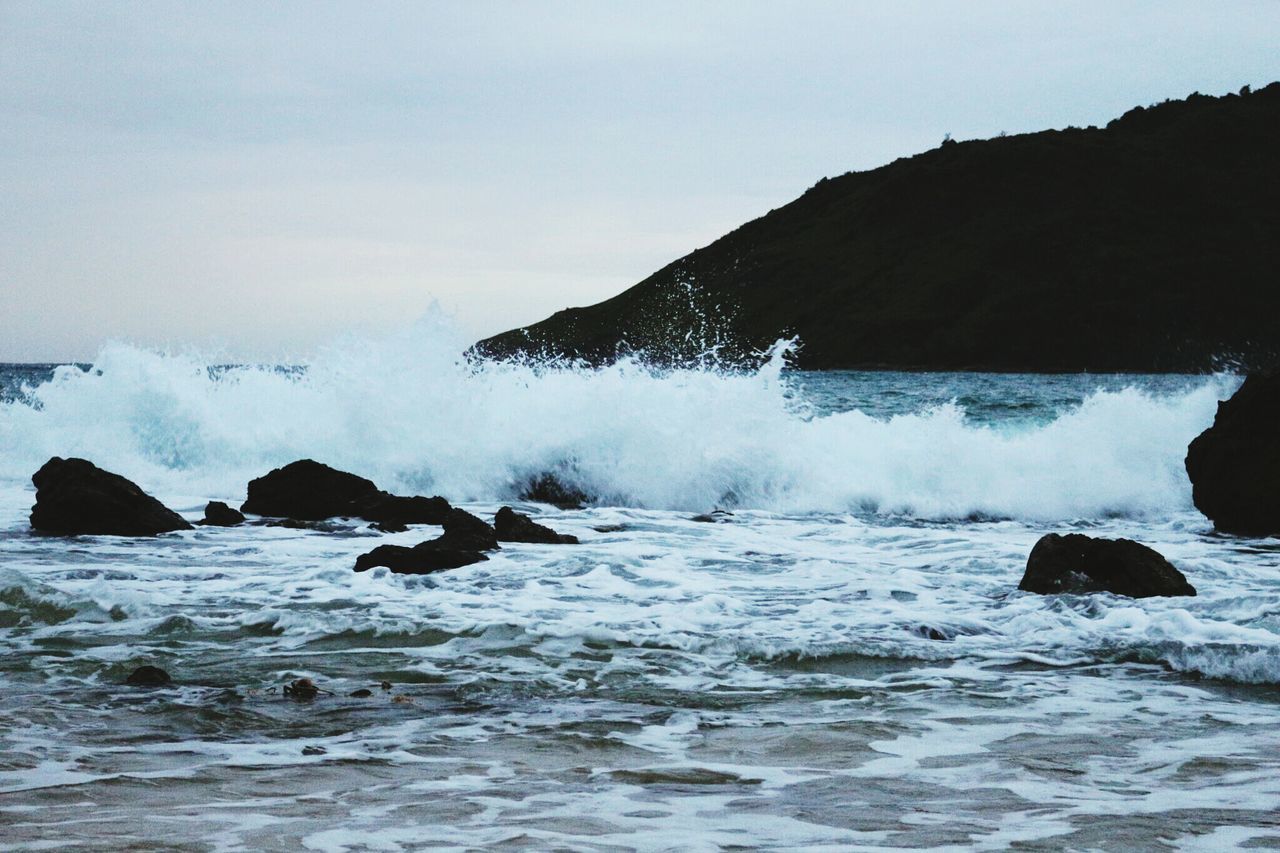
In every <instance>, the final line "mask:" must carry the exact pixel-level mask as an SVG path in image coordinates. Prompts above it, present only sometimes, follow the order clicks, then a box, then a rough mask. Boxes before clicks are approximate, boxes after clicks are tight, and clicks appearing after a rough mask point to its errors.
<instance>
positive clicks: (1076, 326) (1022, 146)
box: [476, 83, 1280, 371]
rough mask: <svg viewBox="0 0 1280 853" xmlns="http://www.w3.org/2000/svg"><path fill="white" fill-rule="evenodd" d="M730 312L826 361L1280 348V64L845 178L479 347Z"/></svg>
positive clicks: (1204, 356)
mask: <svg viewBox="0 0 1280 853" xmlns="http://www.w3.org/2000/svg"><path fill="white" fill-rule="evenodd" d="M708 318H718V319H717V320H709V319H708ZM708 324H710V325H712V326H715V327H717V328H718V329H719V331H721V332H722V333H724V334H726V335H728V336H729V337H730V338H731V339H732V341H733V343H734V347H733V348H732V349H733V351H734V352H736V353H738V354H741V353H746V352H750V351H752V350H755V349H760V348H763V347H766V346H767V345H769V344H770V343H772V342H773V341H774V340H775V339H777V338H779V337H783V336H787V335H792V334H798V335H799V336H800V338H801V340H802V342H803V345H804V346H803V349H802V351H801V354H800V363H801V366H804V367H810V368H831V367H869V366H891V367H903V368H935V369H967V368H976V369H998V370H1000V369H1016V370H1034V371H1055V370H1092V371H1110V370H1135V371H1147V370H1150V371H1181V370H1188V371H1199V370H1207V369H1212V368H1214V367H1215V366H1218V365H1219V364H1220V362H1221V360H1222V359H1224V358H1225V359H1231V360H1240V361H1242V362H1244V363H1246V364H1248V363H1256V362H1270V361H1272V360H1273V359H1274V358H1275V356H1276V354H1277V353H1280V83H1272V84H1271V85H1270V86H1267V87H1266V88H1265V89H1261V90H1258V91H1254V92H1248V91H1247V90H1242V92H1241V94H1239V95H1227V96H1225V97H1220V98H1215V97H1207V96H1203V95H1198V94H1197V95H1192V96H1190V97H1189V98H1187V99H1186V100H1184V101H1169V102H1165V103H1163V104H1159V105H1157V106H1154V107H1150V108H1146V109H1144V108H1142V107H1138V108H1136V109H1133V110H1131V111H1129V112H1127V113H1125V115H1124V116H1122V117H1121V118H1118V119H1116V120H1114V121H1112V122H1111V123H1110V124H1108V125H1107V126H1106V128H1102V129H1097V128H1089V129H1075V128H1069V129H1067V130H1060V131H1044V132H1041V133H1032V134H1024V135H1018V136H1008V137H1000V138H996V139H988V140H981V141H972V142H954V143H946V144H943V145H942V146H941V147H939V148H937V149H934V150H932V151H928V152H926V153H924V154H920V155H918V156H915V157H910V158H906V159H901V160H897V161H895V162H893V163H890V164H888V165H886V166H882V167H880V168H878V169H873V170H871V171H868V172H857V173H849V174H846V175H842V176H840V177H838V178H832V179H823V180H821V181H819V182H818V183H817V184H816V185H815V186H814V187H812V188H810V189H809V190H808V191H807V192H806V193H805V194H804V195H802V196H801V197H800V198H798V199H796V200H795V201H793V202H791V203H790V204H788V205H786V206H784V207H781V208H779V209H777V210H774V211H771V212H770V213H769V214H768V215H766V216H763V217H761V218H760V219H757V220H754V221H752V222H749V223H747V224H746V225H743V226H742V227H740V228H738V229H737V230H735V231H733V232H732V233H730V234H728V235H726V236H724V237H722V238H720V239H719V240H717V241H716V242H714V243H712V244H711V245H710V246H707V247H705V248H702V249H699V250H697V251H695V252H693V253H692V254H689V255H686V256H685V257H683V258H681V259H680V260H678V261H676V262H674V263H672V264H670V265H669V266H667V267H665V268H663V269H661V270H659V271H658V272H656V273H654V274H653V275H651V276H650V277H649V278H647V279H645V280H644V281H642V282H640V283H639V284H637V285H636V286H634V287H632V288H631V289H629V290H627V291H625V292H624V293H622V294H620V295H618V296H616V297H614V298H612V299H609V300H607V301H605V302H601V303H599V304H597V305H593V306H590V307H587V308H573V309H568V310H565V311H561V312H559V313H557V314H555V315H553V316H552V317H550V318H548V319H547V320H544V321H542V322H540V323H537V324H534V325H532V326H529V327H527V328H524V329H517V330H514V331H511V332H506V333H504V334H501V335H498V336H496V337H493V338H490V339H488V340H485V341H482V342H480V343H479V344H477V346H476V349H477V350H478V351H479V352H481V353H483V354H487V355H493V356H499V357H502V356H509V355H513V354H517V353H520V352H531V353H538V354H545V355H552V356H567V357H582V358H586V359H588V360H590V361H605V360H609V359H611V358H613V357H615V356H616V354H617V353H619V352H620V351H631V350H641V351H647V352H649V353H650V354H651V355H653V356H654V357H656V358H659V359H664V360H665V359H668V358H677V359H678V358H684V357H687V356H689V355H691V354H693V352H692V350H695V349H697V348H698V347H700V346H701V345H702V344H704V343H705V342H706V337H707V336H706V335H704V334H703V332H704V331H705V329H706V327H707V326H708ZM686 339H690V342H688V343H686Z"/></svg>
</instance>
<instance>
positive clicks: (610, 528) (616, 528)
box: [591, 524, 631, 533]
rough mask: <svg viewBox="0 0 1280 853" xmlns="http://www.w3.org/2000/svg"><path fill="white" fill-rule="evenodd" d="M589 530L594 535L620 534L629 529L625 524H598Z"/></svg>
mask: <svg viewBox="0 0 1280 853" xmlns="http://www.w3.org/2000/svg"><path fill="white" fill-rule="evenodd" d="M591 529H592V530H594V531H595V532H596V533H621V532H622V531H624V530H630V529H631V528H630V527H629V526H628V525H626V524H598V525H596V526H595V527H593V528H591Z"/></svg>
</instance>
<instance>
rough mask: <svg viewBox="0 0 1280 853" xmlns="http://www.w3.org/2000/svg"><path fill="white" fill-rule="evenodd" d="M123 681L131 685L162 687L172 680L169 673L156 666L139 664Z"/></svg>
mask: <svg viewBox="0 0 1280 853" xmlns="http://www.w3.org/2000/svg"><path fill="white" fill-rule="evenodd" d="M124 683H125V684H128V685H130V686H132V687H163V686H164V685H166V684H171V683H173V682H172V679H170V678H169V673H167V672H165V671H164V670H163V669H161V668H160V667H158V666H140V667H138V668H137V669H135V670H134V671H133V672H131V673H129V677H128V678H126V679H125V680H124Z"/></svg>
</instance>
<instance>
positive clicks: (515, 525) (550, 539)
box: [493, 506, 578, 545]
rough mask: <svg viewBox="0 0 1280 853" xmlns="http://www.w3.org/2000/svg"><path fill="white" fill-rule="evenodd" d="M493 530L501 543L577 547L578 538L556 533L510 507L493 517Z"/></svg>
mask: <svg viewBox="0 0 1280 853" xmlns="http://www.w3.org/2000/svg"><path fill="white" fill-rule="evenodd" d="M493 528H494V531H495V532H496V533H497V535H498V541H500V542H533V543H536V544H540V545H577V544H578V537H577V536H570V535H568V534H567V533H556V532H555V531H554V530H552V529H551V528H550V527H544V526H543V525H541V524H538V523H537V522H536V521H534V520H533V519H531V518H530V517H529V516H527V515H525V514H523V513H519V512H516V511H515V510H513V509H512V508H511V507H509V506H504V507H503V508H502V509H500V510H498V512H497V514H496V515H494V517H493Z"/></svg>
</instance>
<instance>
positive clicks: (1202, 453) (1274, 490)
mask: <svg viewBox="0 0 1280 853" xmlns="http://www.w3.org/2000/svg"><path fill="white" fill-rule="evenodd" d="M1186 466H1187V476H1188V477H1190V478H1191V499H1192V500H1193V501H1194V502H1195V505H1196V509H1198V510H1200V511H1201V512H1202V513H1204V514H1205V516H1206V517H1207V518H1208V519H1209V520H1210V521H1212V522H1213V524H1214V527H1216V528H1218V529H1219V530H1222V531H1224V532H1227V533H1239V534H1244V535H1257V536H1263V535H1266V534H1268V533H1280V373H1271V374H1254V375H1250V376H1248V377H1247V378H1246V379H1245V380H1244V384H1243V385H1241V386H1240V388H1239V390H1238V391H1236V393H1235V394H1234V395H1232V397H1231V399H1229V400H1225V401H1223V402H1221V403H1219V404H1218V413H1217V415H1216V416H1215V417H1214V419H1213V426H1211V427H1209V428H1208V429H1207V430H1205V431H1204V432H1202V433H1200V435H1198V436H1197V437H1196V438H1195V439H1194V440H1193V441H1192V442H1191V445H1190V446H1189V447H1188V448H1187V458H1186Z"/></svg>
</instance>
